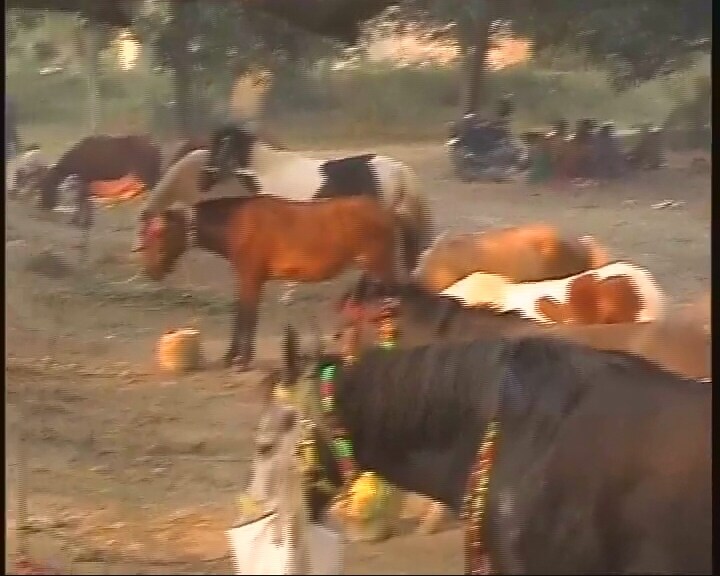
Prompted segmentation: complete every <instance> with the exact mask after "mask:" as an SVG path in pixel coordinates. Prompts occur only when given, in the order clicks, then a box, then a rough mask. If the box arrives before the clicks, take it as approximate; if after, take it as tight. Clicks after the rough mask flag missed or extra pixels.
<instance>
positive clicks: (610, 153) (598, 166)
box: [595, 122, 627, 179]
mask: <svg viewBox="0 0 720 576" xmlns="http://www.w3.org/2000/svg"><path fill="white" fill-rule="evenodd" d="M595 170H596V172H597V177H598V178H601V179H606V178H607V179H611V178H619V177H621V176H623V175H624V174H625V173H626V172H627V163H626V161H625V156H624V155H623V152H622V150H621V149H620V144H619V143H618V141H617V137H616V135H615V125H614V124H613V123H612V122H605V123H604V124H603V125H602V126H601V127H600V129H599V130H598V133H597V136H596V137H595Z"/></svg>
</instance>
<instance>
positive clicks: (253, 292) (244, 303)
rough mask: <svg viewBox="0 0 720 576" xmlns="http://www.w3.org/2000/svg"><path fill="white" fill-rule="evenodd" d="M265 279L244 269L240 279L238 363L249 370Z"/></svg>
mask: <svg viewBox="0 0 720 576" xmlns="http://www.w3.org/2000/svg"><path fill="white" fill-rule="evenodd" d="M262 286H263V281H262V280H261V279H258V276H257V275H256V274H253V273H252V272H251V271H249V270H244V271H243V275H242V278H241V280H240V296H239V297H238V303H237V306H238V316H239V317H241V319H242V320H241V325H240V327H239V329H238V339H237V344H236V359H237V365H238V367H239V368H240V369H241V370H247V369H248V366H249V365H250V362H252V360H253V357H254V355H255V332H256V329H257V323H258V315H259V314H258V306H259V303H260V292H261V290H262Z"/></svg>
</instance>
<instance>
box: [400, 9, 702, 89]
mask: <svg viewBox="0 0 720 576" xmlns="http://www.w3.org/2000/svg"><path fill="white" fill-rule="evenodd" d="M473 7H474V8H475V10H477V11H478V12H479V13H480V12H482V11H483V10H486V11H487V13H489V14H490V15H491V16H492V17H493V18H495V19H497V20H498V21H500V22H509V23H510V24H511V26H512V28H513V30H515V31H516V32H517V33H519V34H521V35H526V36H528V37H530V38H532V39H533V40H534V42H535V45H536V47H537V48H538V49H540V50H543V49H545V48H548V47H562V46H569V47H571V48H572V49H573V50H574V51H576V52H580V53H582V54H583V55H584V56H585V58H586V60H587V61H588V62H589V63H592V64H595V65H600V66H602V67H608V68H609V70H610V72H611V75H612V80H613V84H614V86H615V87H616V88H618V89H626V88H629V87H631V86H633V85H635V84H637V83H638V82H645V81H648V80H650V79H652V78H654V77H656V76H661V75H667V74H670V73H672V72H674V71H676V70H682V69H683V68H685V67H686V66H687V65H688V63H689V62H691V61H692V60H693V58H694V57H695V55H696V53H697V52H698V51H701V52H705V53H709V52H710V48H711V45H712V42H711V38H712V1H711V0H682V1H678V0H634V1H632V2H628V1H626V0H592V2H588V1H585V2H583V1H580V0H503V1H500V0H472V1H463V0H407V1H406V2H404V3H403V5H402V11H401V12H400V16H398V18H399V19H400V20H401V21H402V20H406V21H407V20H410V21H421V22H426V23H428V25H431V26H432V25H435V26H438V25H442V24H447V23H448V22H453V23H455V24H456V25H455V27H454V28H453V33H454V34H455V35H456V37H457V38H458V40H459V41H460V43H461V45H463V46H468V45H470V44H472V42H473V41H474V38H473V27H472V8H473Z"/></svg>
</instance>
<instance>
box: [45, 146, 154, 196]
mask: <svg viewBox="0 0 720 576" xmlns="http://www.w3.org/2000/svg"><path fill="white" fill-rule="evenodd" d="M161 167H162V154H161V151H160V147H159V146H158V145H157V144H156V143H155V142H153V141H152V140H151V139H150V138H149V137H147V136H141V135H130V136H107V135H97V136H87V137H86V138H83V139H82V140H80V142H78V143H77V144H75V145H74V146H73V147H72V148H70V150H68V151H67V152H65V154H63V155H62V156H61V157H60V159H59V160H58V161H57V163H56V164H55V165H54V166H53V167H52V168H51V169H50V170H49V171H48V172H47V174H45V176H44V178H43V179H42V181H41V182H40V206H41V207H42V208H44V209H46V210H52V209H53V208H55V207H56V206H57V204H58V186H59V185H60V183H61V182H62V181H63V180H65V178H67V177H68V176H72V175H75V176H77V178H78V181H79V183H80V186H81V187H82V189H83V190H84V194H85V195H89V193H90V192H89V186H90V184H92V183H93V182H97V181H100V180H118V179H119V178H122V177H123V176H127V175H128V174H131V173H132V174H134V175H135V176H136V177H137V178H138V179H139V180H141V181H142V182H143V184H145V187H146V188H147V189H151V188H152V187H153V186H155V183H156V182H157V181H158V179H159V178H160V171H161Z"/></svg>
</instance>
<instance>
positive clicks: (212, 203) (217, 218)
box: [195, 196, 256, 226]
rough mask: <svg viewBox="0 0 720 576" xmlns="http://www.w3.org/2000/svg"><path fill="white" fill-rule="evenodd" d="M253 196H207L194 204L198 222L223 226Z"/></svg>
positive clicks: (252, 198) (253, 197)
mask: <svg viewBox="0 0 720 576" xmlns="http://www.w3.org/2000/svg"><path fill="white" fill-rule="evenodd" d="M254 199H256V197H255V196H240V197H228V198H209V199H207V200H202V201H201V202H198V203H197V204H195V210H196V214H197V219H198V223H202V224H207V225H210V226H224V225H225V224H226V223H227V221H228V220H229V219H230V217H231V216H232V215H233V214H234V213H235V211H236V210H238V209H239V208H240V207H242V206H243V205H244V204H246V203H247V202H248V201H249V200H254Z"/></svg>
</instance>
